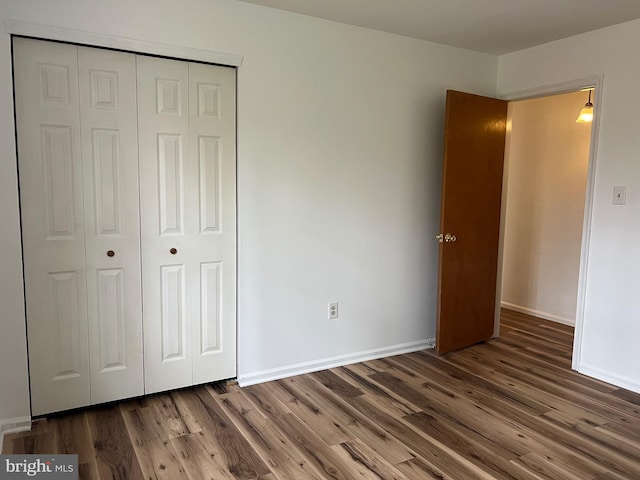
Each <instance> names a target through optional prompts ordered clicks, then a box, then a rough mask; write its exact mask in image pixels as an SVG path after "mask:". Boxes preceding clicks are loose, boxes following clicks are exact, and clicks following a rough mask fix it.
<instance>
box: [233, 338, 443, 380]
mask: <svg viewBox="0 0 640 480" xmlns="http://www.w3.org/2000/svg"><path fill="white" fill-rule="evenodd" d="M434 342H435V339H433V338H428V339H426V340H419V341H417V342H409V343H402V344H400V345H391V346H389V347H383V348H376V349H373V350H366V351H363V352H356V353H350V354H347V355H337V356H335V357H329V358H324V359H321V360H314V361H311V362H302V363H295V364H293V365H287V366H285V367H279V368H272V369H269V370H261V371H258V372H252V373H245V374H241V375H238V384H239V385H240V386H241V387H247V386H249V385H254V384H256V383H262V382H269V381H271V380H280V379H281V378H287V377H293V376H295V375H302V374H303V373H311V372H317V371H319V370H326V369H327V368H335V367H342V366H344V365H350V364H352V363H358V362H366V361H369V360H375V359H378V358H383V357H390V356H392V355H400V354H402V353H410V352H417V351H419V350H425V349H428V348H433V345H434Z"/></svg>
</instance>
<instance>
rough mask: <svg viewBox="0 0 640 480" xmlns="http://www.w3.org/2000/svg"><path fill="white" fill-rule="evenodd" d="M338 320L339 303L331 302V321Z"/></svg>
mask: <svg viewBox="0 0 640 480" xmlns="http://www.w3.org/2000/svg"><path fill="white" fill-rule="evenodd" d="M334 318H338V302H329V320H332V319H334Z"/></svg>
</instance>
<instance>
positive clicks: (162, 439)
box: [123, 407, 185, 479]
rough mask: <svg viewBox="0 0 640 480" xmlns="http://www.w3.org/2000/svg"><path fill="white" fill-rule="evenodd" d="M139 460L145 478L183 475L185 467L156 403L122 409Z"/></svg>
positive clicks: (166, 477)
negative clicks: (155, 405) (171, 440)
mask: <svg viewBox="0 0 640 480" xmlns="http://www.w3.org/2000/svg"><path fill="white" fill-rule="evenodd" d="M123 417H124V423H125V425H126V427H127V431H128V432H129V437H130V438H131V440H132V442H131V443H132V445H133V449H134V451H135V452H136V457H137V458H138V464H139V465H140V468H141V470H142V473H143V475H144V477H145V478H147V479H172V478H180V477H182V476H184V475H183V474H184V472H185V470H184V467H183V466H182V463H181V462H180V460H179V459H178V455H177V454H176V451H175V449H174V448H173V445H172V444H171V442H169V434H168V433H167V430H166V429H165V427H164V422H163V420H164V418H163V417H161V416H160V414H159V413H158V411H157V409H156V408H155V407H145V408H140V409H136V410H127V411H125V412H123Z"/></svg>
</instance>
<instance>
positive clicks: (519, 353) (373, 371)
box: [4, 310, 640, 480]
mask: <svg viewBox="0 0 640 480" xmlns="http://www.w3.org/2000/svg"><path fill="white" fill-rule="evenodd" d="M502 319H503V321H502V336H501V337H500V338H499V339H495V340H491V341H489V342H487V343H484V344H481V345H476V346H474V347H471V348H467V349H465V350H461V351H458V352H454V353H451V354H447V355H444V356H442V357H438V356H436V355H435V354H433V353H432V352H431V351H424V352H419V353H412V354H407V355H400V356H395V357H391V358H387V359H383V360H376V361H371V362H364V363H359V364H355V365H351V366H348V367H342V368H334V369H331V370H326V371H322V372H318V373H313V374H309V375H302V376H298V377H293V378H288V379H285V380H280V381H276V382H269V383H265V384H261V385H256V386H252V387H247V388H239V387H230V388H227V387H223V386H216V385H213V386H204V387H197V388H193V389H189V390H182V391H178V392H171V393H168V394H161V395H154V396H151V397H146V398H142V399H139V400H135V401H127V402H123V403H120V404H118V405H111V406H108V407H101V408H91V409H88V410H86V411H82V412H77V413H72V414H69V415H62V416H56V417H51V418H49V419H48V420H42V421H39V422H37V423H36V424H35V425H34V428H33V431H32V432H30V433H22V434H14V435H9V436H7V437H6V439H5V444H4V453H78V454H79V462H80V474H81V475H80V477H81V478H83V479H84V478H86V479H142V478H145V479H155V478H159V479H164V478H166V479H182V478H185V479H192V480H201V479H215V480H224V479H229V480H232V479H263V480H275V479H280V480H288V479H310V480H311V479H399V480H406V479H427V478H436V479H452V480H465V479H492V478H497V479H507V478H511V479H513V478H515V479H524V480H532V479H553V480H564V479H575V480H578V479H579V480H586V479H600V480H605V479H639V478H640V395H638V394H635V393H632V392H629V391H626V390H623V389H619V388H616V387H613V386H611V385H608V384H605V383H602V382H599V381H595V380H591V379H588V378H586V377H584V376H581V375H579V374H577V373H575V372H572V371H571V370H570V369H569V366H570V358H571V342H572V335H573V332H572V329H571V328H569V327H566V326H563V325H559V324H555V323H551V322H547V321H544V320H540V319H536V318H533V317H529V316H527V315H523V314H520V313H516V312H512V311H508V310H505V311H503V315H502Z"/></svg>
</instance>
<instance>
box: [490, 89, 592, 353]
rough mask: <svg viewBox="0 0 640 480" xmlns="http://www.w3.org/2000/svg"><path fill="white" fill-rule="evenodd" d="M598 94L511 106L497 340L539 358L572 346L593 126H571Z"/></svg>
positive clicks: (572, 94) (559, 95)
mask: <svg viewBox="0 0 640 480" xmlns="http://www.w3.org/2000/svg"><path fill="white" fill-rule="evenodd" d="M597 93H599V92H595V89H594V87H588V88H583V89H579V90H577V91H571V92H566V93H557V94H556V93H553V94H546V95H545V96H538V97H534V98H529V99H525V100H514V101H511V102H510V103H509V110H508V125H509V126H510V128H509V129H508V133H507V142H506V145H505V167H504V168H505V170H504V179H505V181H504V186H503V207H502V220H501V229H502V235H501V238H502V243H501V259H502V261H501V265H499V272H501V275H500V278H501V281H500V282H499V285H498V295H499V298H500V303H499V304H498V315H499V317H500V320H499V321H500V331H501V333H509V334H510V335H511V336H515V337H516V338H517V337H518V336H519V335H522V336H526V338H527V340H529V341H531V342H533V343H534V344H536V345H538V346H539V349H540V351H547V352H553V351H554V348H555V347H564V349H558V351H563V352H565V353H563V355H566V347H567V346H569V345H573V344H574V340H575V339H574V328H575V326H576V319H578V316H579V313H580V312H579V310H580V305H581V298H582V297H581V294H580V289H581V273H582V272H581V269H582V268H583V258H584V251H585V248H584V246H583V239H586V238H587V237H586V232H588V229H585V226H586V223H587V219H588V210H587V208H589V191H588V190H589V178H590V176H589V170H590V164H591V163H592V162H591V161H590V159H591V158H592V154H591V149H592V148H593V142H592V135H593V133H592V124H591V123H590V122H576V119H577V118H578V115H579V113H580V111H581V109H582V108H584V107H585V104H586V103H587V102H593V100H594V98H595V95H596V94H597ZM585 212H586V213H587V215H585ZM524 326H527V327H528V330H529V331H528V332H527V333H525V332H524V331H520V327H524ZM531 327H534V332H535V333H533V334H532V333H531V331H530V328H531ZM576 345H578V344H577V343H576ZM576 350H579V348H577V349H574V353H576ZM565 360H566V362H567V363H569V364H570V362H571V358H567V359H565ZM574 361H575V359H574Z"/></svg>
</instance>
